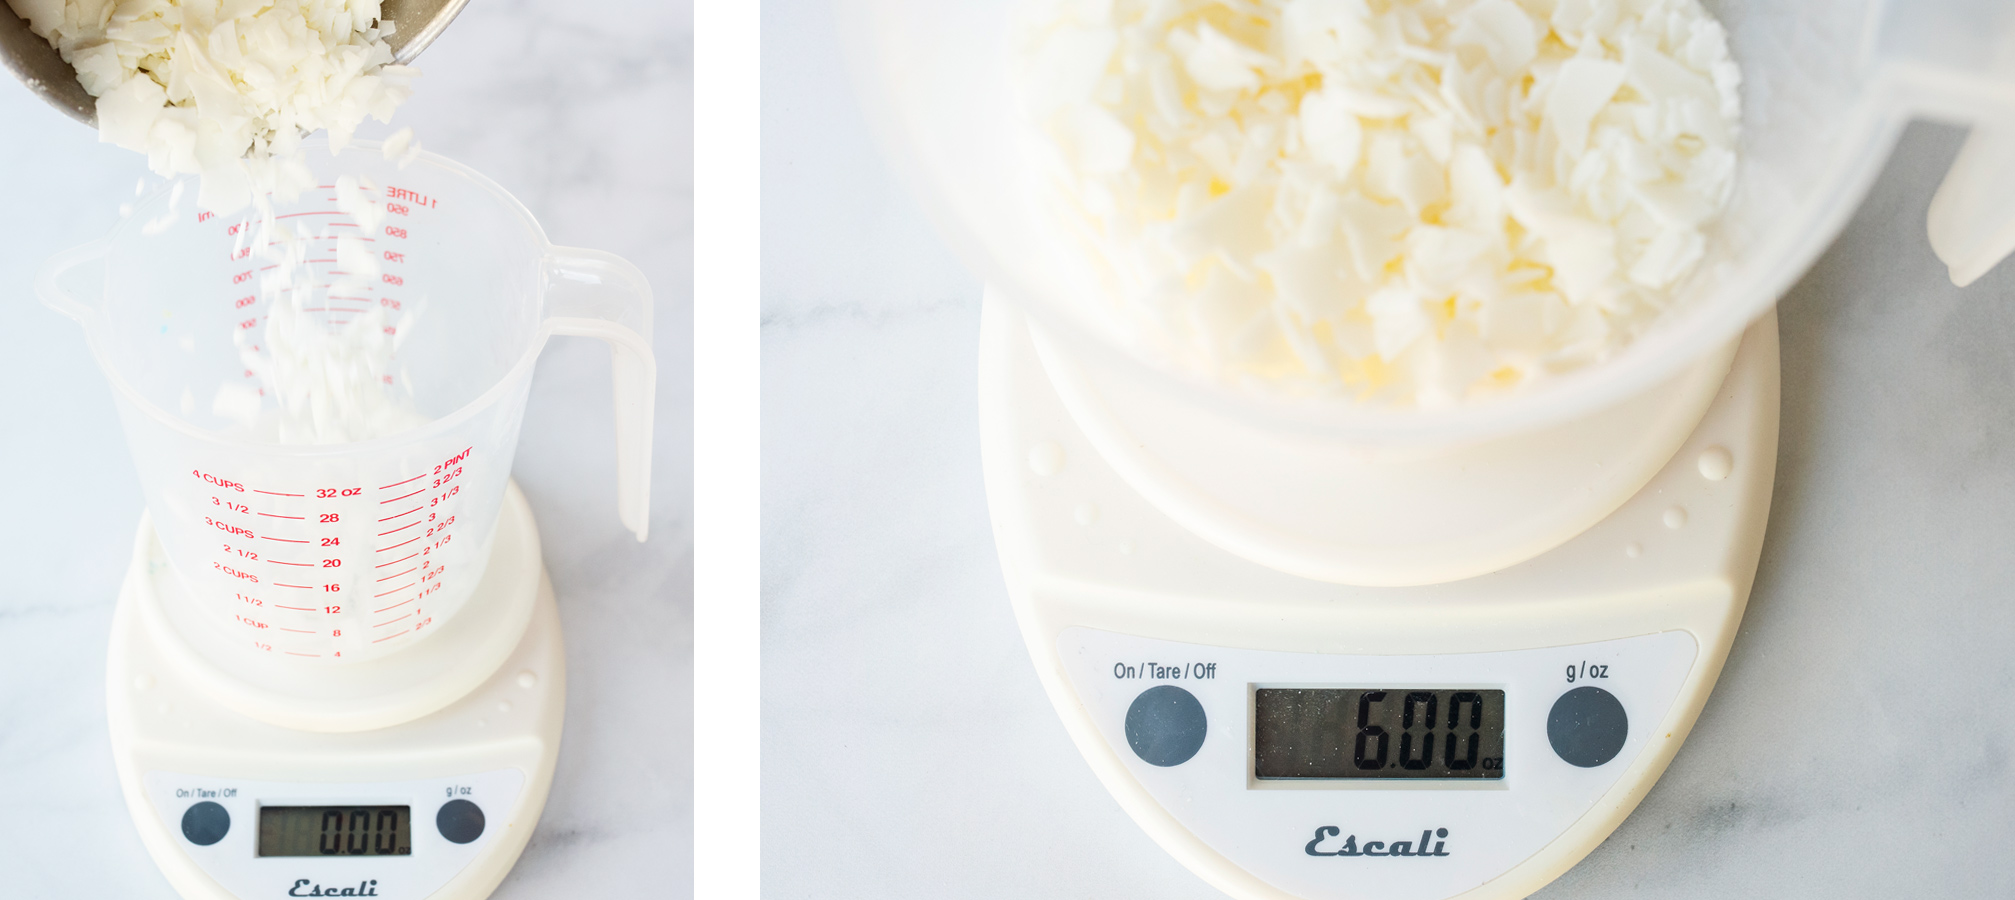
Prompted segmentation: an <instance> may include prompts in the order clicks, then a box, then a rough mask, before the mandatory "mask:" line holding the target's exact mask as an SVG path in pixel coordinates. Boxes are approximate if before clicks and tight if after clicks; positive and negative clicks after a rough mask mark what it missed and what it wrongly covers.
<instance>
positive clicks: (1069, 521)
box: [980, 298, 1778, 900]
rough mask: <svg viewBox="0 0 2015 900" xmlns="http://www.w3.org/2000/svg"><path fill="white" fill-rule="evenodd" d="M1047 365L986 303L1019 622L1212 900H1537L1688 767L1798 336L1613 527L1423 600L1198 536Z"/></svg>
mask: <svg viewBox="0 0 2015 900" xmlns="http://www.w3.org/2000/svg"><path fill="white" fill-rule="evenodd" d="M1045 349H1047V348H1046V347H1039V345H1038V343H1037V341H1036V340H1035V339H1034V338H1033V336H1032V335H1031V332H1030V330H1029V327H1028V325H1027V322H1026V320H1025V319H1024V318H1023V316H1022V314H1021V313H1020V312H1018V311H1017V310H1016V309H1015V308H1014V307H1012V306H1011V305H1009V304H1007V303H1004V302H1001V301H998V300H996V299H993V298H989V300H988V302H987V304H986V307H985V311H984V313H983V318H982V327H981V367H980V394H981V402H980V411H981V440H982V444H983V456H984V469H985V477H986V486H987V496H988V503H989V506H990V509H991V513H992V517H993V522H994V532H995V537H996V540H997V542H998V545H999V549H1000V555H1001V561H1002V567H1003V569H1004V571H1005V574H1006V578H1007V583H1008V589H1009V593H1010V595H1011V597H1012V600H1013V604H1014V609H1015V614H1016V618H1017V620H1018V621H1019V623H1020V625H1021V628H1022V633H1023V637H1024V639H1025V640H1026V642H1027V644H1028V647H1029V651H1030V654H1031V655H1032V656H1033V658H1034V661H1035V664H1036V669H1037V672H1038V674H1039V676H1040V678H1041V680H1042V683H1043V686H1044V688H1045V690H1046V691H1047V693H1048V695H1049V697H1050V700H1051V702H1052V703H1053V704H1054V705H1055V706H1056V709H1057V711H1058V713H1059V714H1060V715H1061V716H1062V718H1063V721H1064V723H1065V725H1066V727H1067V730H1068V731H1069V733H1070V735H1071V738H1072V740H1073V742H1074V743H1075V744H1076V745H1077V747H1078V750H1079V751H1080V752H1081V753H1082V754H1083V755H1084V757H1085V759H1086V760H1087V761H1089V762H1090V763H1091V766H1092V768H1093V769H1094V770H1095V771H1096V772H1097V774H1098V776H1099V779H1100V780H1101V781H1102V782H1103V783H1104V784H1105V786H1106V788H1107V790H1109V791H1110V792H1111V793H1112V794H1113V796H1114V797H1115V798H1116V799H1118V800H1119V802H1120V805H1121V806H1122V807H1123V808H1124V809H1125V810H1126V811H1127V813H1128V814H1129V815H1131V816H1132V817H1133V819H1134V821H1135V822H1137V823H1138V824H1139V825H1140V826H1141V827H1142V828H1143V829H1145V830H1146V831H1147V832H1148V834H1149V835H1151V836H1152V837H1153V838H1154V839H1155V841H1156V842H1157V843H1159V844H1160V845H1161V846H1162V848H1163V849H1165V850H1167V851H1168V852H1169V853H1171V854H1173V855H1174V856H1175V857H1176V858H1177V859H1178V860H1180V861H1181V862H1182V863H1183V864H1184V865H1185V866H1187V867H1189V868H1190V870H1192V871H1193V872H1195V873H1196V874H1197V875H1199V876H1201V877H1202V878H1203V879H1204V880H1206V881H1208V882H1209V883H1210V884H1212V885H1214V886H1215V887H1217V888H1219V889H1220V890H1223V891H1224V892H1226V893H1227V894H1230V895H1232V896H1234V897H1239V898H1252V900H1258V898H1269V900H1278V898H1303V900H1332V898H1335V900H1344V898H1353V900H1355V898H1366V900H1369V898H1377V900H1441V898H1452V897H1462V898H1473V900H1484V898H1517V897H1524V896H1526V895H1528V894H1530V893H1532V892H1533V891H1536V890H1538V889H1539V888H1540V887H1542V886H1544V885H1545V884H1547V883H1548V882H1550V881H1552V880H1553V879H1554V878H1556V877H1558V876H1559V875H1560V874H1561V873H1562V872H1565V871H1566V870H1567V869H1568V868H1569V867H1571V866H1573V865H1574V864H1575V863H1576V862H1578V861H1579V860H1580V859H1581V858H1582V857H1584V856H1586V855H1587V854H1588V853H1589V852H1590V851H1591V850H1593V849H1594V848H1595V847H1596V845H1598V844H1600V843H1601V842H1602V841H1603V840H1604V839H1605V838H1607V837H1608V836H1609V834H1610V832H1612V831H1613V830H1615V828H1616V827H1617V826H1618V825H1619V824H1620V823H1621V822H1622V821H1623V819H1624V817H1626V816H1627V815H1629V813H1630V811H1631V810H1632V809H1634V808H1635V807H1636V805H1637V803H1638V802H1639V801H1640V800H1642V799H1643V797H1644V795H1645V793H1646V792H1647V791H1648V790H1649V789H1650V788H1651V785H1652V784H1653V783H1654V782H1655V781H1656V780H1657V779H1658V777H1659V775H1660V774H1662V773H1663V772H1664V770H1665V767H1666V765H1667V764H1668V763H1670V762H1671V760H1672V758H1673V755H1674V754H1675V753H1676V752H1677V751H1678V749H1679V745H1680V743H1681V742H1683V741H1684V740H1685V738H1686V735H1687V732H1688V731H1689V729H1691V727H1692V725H1693V723H1694V720H1695V719H1696V718H1697V717H1698V716H1699V714H1700V710H1701V707H1702V705H1703V704H1704V703H1705V702H1706V700H1707V696H1708V693H1709V691H1710V690H1711V689H1712V688H1713V685H1714V681H1715V678H1716V677H1717V676H1718V675H1719V673H1720V671H1721V667H1722V664H1723V662H1724V661H1725V660H1726V658H1727V654H1728V649H1729V644H1730V642H1731V641H1732V640H1733V638H1734V635H1735V630H1736V626H1737V624H1738V623H1739V622H1740V620H1741V617H1742V611H1743V607H1744V605H1745V604H1746V602H1747V600H1748V594H1749V588H1750V584H1751V581H1752V579H1753V577H1754V574H1755V570H1756V564H1757V559H1758V556H1759V554H1760V552H1761V547H1762V536H1763V530H1764V525H1765V520H1766V517H1767V512H1768V509H1769V500H1770V487H1771V478H1772V476H1773V473H1774V469H1775V461H1776V450H1777V446H1776V445H1777V414H1778V356H1777V332H1776V319H1775V314H1774V313H1773V314H1770V315H1766V316H1765V317H1764V318H1762V319H1761V320H1759V321H1758V322H1757V323H1756V324H1754V325H1753V326H1751V327H1750V329H1749V331H1748V332H1747V333H1746V334H1745V335H1744V336H1743V338H1742V340H1741V343H1740V345H1739V347H1737V348H1736V349H1735V350H1734V353H1733V357H1732V361H1731V362H1729V363H1728V364H1727V365H1728V367H1727V374H1726V377H1725V379H1721V380H1719V382H1718V384H1719V387H1718V388H1712V390H1714V391H1715V392H1714V393H1713V394H1712V395H1711V399H1708V400H1706V412H1705V415H1704V416H1703V417H1701V418H1700V419H1699V420H1698V424H1697V425H1694V426H1693V427H1691V428H1690V429H1689V430H1686V431H1678V432H1675V434H1676V435H1687V436H1685V437H1684V439H1683V440H1682V441H1680V442H1679V444H1678V449H1677V452H1676V453H1673V454H1671V455H1670V457H1669V459H1668V460H1667V461H1666V462H1665V463H1664V465H1663V467H1662V468H1659V469H1657V470H1656V472H1655V474H1653V475H1651V477H1650V481H1649V482H1648V483H1645V484H1644V485H1643V487H1642V488H1641V489H1639V490H1637V492H1636V493H1635V494H1634V495H1631V496H1630V499H1628V500H1626V501H1624V502H1623V504H1622V505H1621V506H1620V507H1618V508H1616V509H1615V510H1614V511H1613V512H1611V513H1610V514H1609V515H1607V517H1605V518H1602V519H1601V520H1600V521H1599V522H1597V523H1596V524H1595V525H1594V526H1593V527H1590V528H1588V529H1586V530H1585V531H1583V532H1581V533H1580V534H1578V535H1577V536H1575V537H1572V538H1571V539H1568V540H1566V542H1565V543H1561V544H1559V545H1558V546H1555V547H1554V548H1553V549H1551V550H1547V551H1545V552H1543V553H1541V554H1539V555H1537V556H1536V557H1534V558H1530V559H1528V560H1526V561H1524V562H1520V563H1517V564H1515V565H1510V566H1508V567H1505V568H1501V569H1499V570H1496V571H1489V572H1487V573H1486V574H1480V575H1476V576H1474V577H1466V578H1462V579H1460V580H1453V581H1449V582H1446V583H1438V584H1425V585H1422V586H1414V587H1383V588H1373V587H1353V586H1348V585H1344V584H1337V583H1332V582H1328V581H1320V580H1313V579H1309V578H1302V577H1296V576H1294V575H1290V574H1287V573H1284V572H1281V571H1278V570H1276V569H1275V568H1272V567H1269V566H1265V565H1260V564H1257V563H1254V562H1251V561H1249V560H1248V559H1247V558H1245V557H1243V556H1241V555H1234V554H1233V553H1230V552H1227V551H1226V550H1224V549H1220V547H1219V546H1218V545H1216V544H1213V543H1212V542H1209V541H1206V540H1205V539H1203V538H1201V537H1198V536H1197V534H1196V533H1195V530H1194V529H1189V528H1185V527H1184V526H1183V525H1181V524H1178V523H1177V522H1176V521H1175V520H1173V519H1172V518H1171V517H1170V516H1169V515H1166V514H1164V512H1163V511H1162V510H1161V508H1159V507H1157V506H1156V505H1155V504H1153V503H1151V502H1150V501H1149V500H1147V499H1146V498H1144V497H1143V496H1142V493H1141V492H1140V491H1139V490H1137V489H1136V485H1135V484H1134V483H1133V482H1130V481H1129V479H1128V478H1126V477H1124V476H1123V475H1122V474H1121V472H1120V471H1119V470H1118V469H1116V468H1115V467H1114V466H1113V465H1111V464H1110V462H1109V460H1108V459H1107V458H1106V457H1105V455H1104V454H1102V453H1101V452H1100V450H1099V449H1098V447H1097V446H1096V442H1095V441H1094V440H1093V439H1091V438H1090V437H1088V435H1087V431H1086V429H1085V428H1084V427H1083V426H1082V424H1081V422H1082V421H1083V419H1082V418H1081V417H1078V416H1074V415H1073V413H1072V410H1071V409H1070V408H1068V403H1067V402H1066V400H1065V399H1064V397H1063V396H1062V395H1061V394H1060V392H1059V391H1058V390H1057V388H1056V380H1055V378H1054V377H1053V376H1054V374H1055V370H1054V369H1053V368H1049V366H1054V365H1055V358H1054V357H1053V356H1046V355H1045V353H1044V350H1045ZM1717 371H1718V370H1717ZM1703 396H1705V395H1703ZM1108 446H1110V445H1108ZM1653 465H1655V463H1654V464H1653Z"/></svg>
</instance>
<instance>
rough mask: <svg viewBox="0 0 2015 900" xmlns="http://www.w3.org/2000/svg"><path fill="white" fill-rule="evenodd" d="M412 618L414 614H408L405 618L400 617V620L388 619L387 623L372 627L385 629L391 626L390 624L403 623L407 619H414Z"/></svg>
mask: <svg viewBox="0 0 2015 900" xmlns="http://www.w3.org/2000/svg"><path fill="white" fill-rule="evenodd" d="M412 617H413V614H412V613H407V614H405V615H403V616H400V617H398V618H396V619H387V620H385V621H383V622H379V623H378V624H376V625H373V626H371V627H372V628H383V627H385V626H387V625H390V624H393V623H394V622H403V621H405V620H407V619H410V618H412Z"/></svg>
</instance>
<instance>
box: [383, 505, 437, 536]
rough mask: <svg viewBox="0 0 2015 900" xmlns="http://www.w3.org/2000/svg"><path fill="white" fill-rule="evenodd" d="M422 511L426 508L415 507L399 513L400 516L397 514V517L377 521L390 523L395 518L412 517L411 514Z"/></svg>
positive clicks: (387, 517)
mask: <svg viewBox="0 0 2015 900" xmlns="http://www.w3.org/2000/svg"><path fill="white" fill-rule="evenodd" d="M423 509H426V507H424V506H415V507H413V508H412V509H409V510H406V511H405V512H402V513H400V514H399V515H397V516H386V517H384V518H382V519H379V520H378V521H380V522H390V521H392V520H393V519H397V518H400V517H401V516H410V515H412V514H414V513H416V512H419V511H420V510H423ZM379 537H384V535H379Z"/></svg>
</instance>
